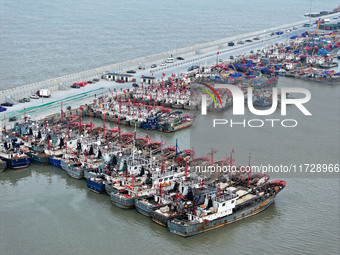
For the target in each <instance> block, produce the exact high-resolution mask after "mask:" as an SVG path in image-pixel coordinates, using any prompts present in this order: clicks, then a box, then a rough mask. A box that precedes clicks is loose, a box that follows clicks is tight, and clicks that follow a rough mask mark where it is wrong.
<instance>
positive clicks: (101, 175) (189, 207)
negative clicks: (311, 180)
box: [0, 112, 286, 236]
mask: <svg viewBox="0 0 340 255" xmlns="http://www.w3.org/2000/svg"><path fill="white" fill-rule="evenodd" d="M61 116H62V118H61V119H59V120H52V119H45V120H44V121H38V122H37V121H32V120H30V119H29V118H26V117H25V118H24V119H23V122H22V123H16V124H15V125H14V128H12V129H10V130H6V129H4V130H2V137H1V139H2V142H1V148H0V151H1V152H0V157H1V159H2V162H6V163H7V167H8V168H13V169H17V168H24V167H27V166H29V165H30V163H31V162H33V163H38V164H43V165H45V164H51V165H53V166H56V167H59V168H61V169H63V170H65V171H66V172H67V173H68V175H69V176H70V177H72V178H75V179H79V180H80V179H84V178H85V180H86V183H87V186H88V188H89V189H90V190H91V191H94V192H97V193H107V194H108V195H109V196H110V199H111V201H112V203H113V204H114V205H116V206H118V207H120V208H124V209H129V208H136V209H137V211H138V212H140V213H141V214H143V215H145V216H147V217H151V218H152V220H153V221H154V222H156V223H158V224H160V225H162V226H166V227H168V229H169V231H171V232H172V233H175V234H178V235H180V236H192V235H196V234H199V233H202V232H205V231H208V230H212V229H215V228H217V227H220V226H223V225H226V224H229V223H232V222H235V221H238V220H241V219H243V218H246V217H249V216H251V215H254V214H256V213H258V212H261V211H262V210H264V209H265V208H267V207H268V206H269V205H270V204H271V203H272V202H273V200H274V198H275V196H276V195H277V193H278V192H279V191H280V190H282V189H283V188H284V187H285V185H286V183H285V182H284V181H271V182H269V176H268V175H264V174H255V173H251V172H243V171H241V170H240V169H242V168H241V167H237V168H236V169H238V170H237V171H233V172H223V173H209V172H208V173H202V172H195V171H194V170H193V169H195V166H202V165H206V166H207V165H229V166H231V165H234V166H235V164H236V162H235V160H234V153H231V154H230V156H229V157H227V158H223V159H219V160H214V159H213V154H214V153H215V152H213V151H212V152H211V154H210V156H200V157H195V152H194V151H193V150H190V149H186V150H180V149H179V146H178V145H177V143H176V146H165V143H164V142H163V140H162V139H161V140H160V141H152V140H151V139H150V137H149V136H148V135H147V136H145V137H137V136H136V133H135V132H127V133H124V132H122V130H121V129H120V126H118V128H116V129H108V128H107V127H106V126H105V125H103V126H102V127H96V126H95V125H94V124H93V123H92V122H90V123H83V122H82V120H81V116H77V115H68V116H67V115H65V114H63V112H62V113H61Z"/></svg>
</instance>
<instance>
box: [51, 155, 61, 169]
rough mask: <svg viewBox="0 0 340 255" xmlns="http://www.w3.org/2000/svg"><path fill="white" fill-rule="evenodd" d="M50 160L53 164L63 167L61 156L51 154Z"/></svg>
mask: <svg viewBox="0 0 340 255" xmlns="http://www.w3.org/2000/svg"><path fill="white" fill-rule="evenodd" d="M48 162H49V163H50V164H51V165H52V166H56V167H61V158H59V157H55V156H50V157H49V158H48Z"/></svg>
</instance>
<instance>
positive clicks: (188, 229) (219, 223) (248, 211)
mask: <svg viewBox="0 0 340 255" xmlns="http://www.w3.org/2000/svg"><path fill="white" fill-rule="evenodd" d="M274 199H275V196H273V197H270V198H268V199H266V200H263V201H261V202H259V203H256V204H254V205H252V206H249V207H247V208H245V209H242V210H239V211H237V212H235V213H233V214H231V215H228V216H225V217H222V218H219V219H216V220H214V221H209V222H202V223H197V224H176V223H175V221H172V220H169V221H168V222H167V225H168V228H169V231H170V232H171V233H174V234H176V235H179V236H182V237H189V236H193V235H197V234H200V233H204V232H207V231H210V230H214V229H216V228H220V227H223V226H225V225H228V224H231V223H234V222H237V221H239V220H243V219H245V218H247V217H250V216H253V215H255V214H258V213H260V212H262V211H263V210H265V209H267V208H268V207H269V206H270V205H271V204H272V203H273V202H274V201H275V200H274Z"/></svg>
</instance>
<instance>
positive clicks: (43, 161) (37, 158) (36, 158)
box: [28, 153, 49, 165]
mask: <svg viewBox="0 0 340 255" xmlns="http://www.w3.org/2000/svg"><path fill="white" fill-rule="evenodd" d="M28 156H29V157H30V158H31V161H32V162H33V163H35V164H39V165H48V164H49V156H48V155H46V154H41V155H39V154H34V153H29V154H28Z"/></svg>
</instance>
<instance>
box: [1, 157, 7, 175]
mask: <svg viewBox="0 0 340 255" xmlns="http://www.w3.org/2000/svg"><path fill="white" fill-rule="evenodd" d="M6 168H7V163H6V161H5V160H2V161H1V162H0V173H1V172H3V171H5V169H6Z"/></svg>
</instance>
